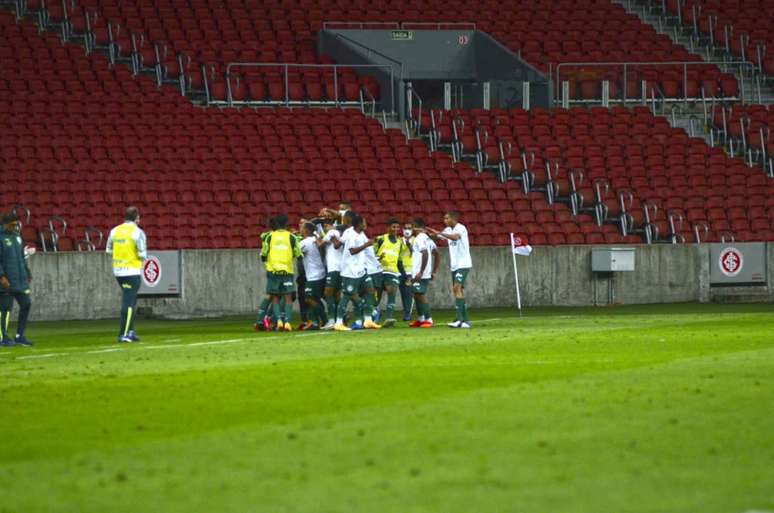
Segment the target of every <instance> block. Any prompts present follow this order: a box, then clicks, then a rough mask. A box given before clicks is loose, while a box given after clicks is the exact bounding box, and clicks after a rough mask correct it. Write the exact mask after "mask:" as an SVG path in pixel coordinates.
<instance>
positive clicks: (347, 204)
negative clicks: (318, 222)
mask: <svg viewBox="0 0 774 513" xmlns="http://www.w3.org/2000/svg"><path fill="white" fill-rule="evenodd" d="M347 212H352V202H351V201H345V200H342V201H340V202H339V209H338V210H334V209H332V208H325V207H324V208H322V209H321V210H320V214H319V215H320V217H325V218H328V219H332V220H334V221H338V222H339V223H341V224H346V223H345V221H344V216H346V215H347Z"/></svg>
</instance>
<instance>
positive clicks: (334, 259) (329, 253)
mask: <svg viewBox="0 0 774 513" xmlns="http://www.w3.org/2000/svg"><path fill="white" fill-rule="evenodd" d="M333 237H336V238H337V239H339V240H341V233H339V231H338V230H336V229H335V228H332V229H330V230H328V233H326V234H325V237H323V240H324V241H325V243H326V246H325V266H326V267H327V268H328V272H329V273H337V272H339V271H340V270H341V255H342V254H344V245H343V244H342V245H341V246H340V247H339V249H336V248H335V247H334V246H333Z"/></svg>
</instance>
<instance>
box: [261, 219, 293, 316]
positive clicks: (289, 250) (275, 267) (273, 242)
mask: <svg viewBox="0 0 774 513" xmlns="http://www.w3.org/2000/svg"><path fill="white" fill-rule="evenodd" d="M275 226H276V229H275V230H274V231H272V232H271V233H270V234H269V235H268V236H267V237H266V239H264V241H263V247H262V248H261V260H263V262H264V263H265V265H266V293H267V294H269V295H270V296H271V299H272V310H273V312H274V317H275V318H276V319H277V331H293V327H292V325H291V322H290V319H291V316H292V314H293V292H294V290H295V281H294V279H293V273H294V269H295V267H294V265H295V260H296V259H297V258H299V257H300V256H301V255H302V253H301V247H300V245H299V241H298V237H296V236H295V235H293V234H292V233H290V232H289V231H288V229H287V228H288V216H286V215H280V216H277V217H276V218H275ZM283 297H284V299H285V319H284V321H283V320H282V318H281V315H280V313H281V312H280V299H281V298H283Z"/></svg>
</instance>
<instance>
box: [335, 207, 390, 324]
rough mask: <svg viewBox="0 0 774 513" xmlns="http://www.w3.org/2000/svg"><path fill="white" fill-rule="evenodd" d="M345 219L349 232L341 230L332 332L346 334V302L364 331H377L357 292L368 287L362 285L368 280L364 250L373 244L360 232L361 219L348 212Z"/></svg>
mask: <svg viewBox="0 0 774 513" xmlns="http://www.w3.org/2000/svg"><path fill="white" fill-rule="evenodd" d="M348 217H349V219H350V220H351V222H352V227H351V231H350V230H349V229H347V230H345V234H344V235H343V236H342V242H344V254H343V255H342V259H341V278H342V280H341V290H342V294H341V300H340V301H339V305H338V309H337V312H336V324H335V325H334V328H333V329H334V330H336V331H350V328H348V327H346V326H345V325H344V315H345V314H346V313H347V305H348V304H349V302H350V301H351V302H352V305H353V306H354V308H355V317H356V318H360V317H363V319H364V322H363V327H364V328H367V329H379V328H381V326H379V325H378V324H376V323H375V322H373V319H372V317H371V312H370V311H367V312H364V311H363V308H364V307H365V306H366V305H365V301H364V300H363V298H361V297H360V290H362V289H363V288H366V289H367V288H369V286H368V285H366V284H365V282H366V281H369V277H368V274H367V273H366V267H365V254H364V251H365V249H366V248H367V247H369V246H371V245H372V244H373V241H370V240H368V237H367V236H366V234H365V233H363V228H364V226H363V218H362V217H360V216H358V215H357V214H354V213H351V212H350V213H349V214H348Z"/></svg>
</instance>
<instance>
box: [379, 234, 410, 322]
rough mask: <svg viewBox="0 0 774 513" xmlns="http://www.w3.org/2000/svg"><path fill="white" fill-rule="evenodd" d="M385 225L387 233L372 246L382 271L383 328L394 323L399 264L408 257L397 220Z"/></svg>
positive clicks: (399, 278)
mask: <svg viewBox="0 0 774 513" xmlns="http://www.w3.org/2000/svg"><path fill="white" fill-rule="evenodd" d="M387 224H388V231H387V233H385V234H384V235H380V236H379V237H377V238H376V242H375V244H374V245H375V248H376V256H377V258H378V259H379V262H380V263H381V264H382V269H383V271H382V280H383V286H382V290H383V291H384V292H386V293H387V310H386V311H385V321H384V323H382V326H383V327H385V328H389V327H392V326H394V325H395V322H396V321H395V319H394V318H393V312H394V311H395V296H396V292H397V291H398V287H399V286H400V282H401V271H400V265H399V264H400V263H401V260H402V259H403V258H405V257H406V256H407V255H409V251H408V248H407V246H406V243H405V242H404V241H403V237H402V236H401V227H400V222H399V221H398V220H397V219H389V220H388V221H387ZM380 292H381V291H380ZM409 301H410V300H409ZM379 303H381V296H380V297H379V299H378V303H377V308H378V305H379Z"/></svg>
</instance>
